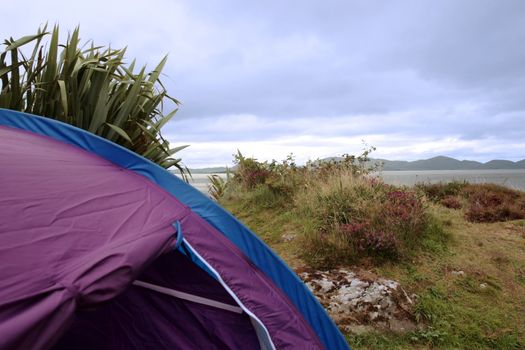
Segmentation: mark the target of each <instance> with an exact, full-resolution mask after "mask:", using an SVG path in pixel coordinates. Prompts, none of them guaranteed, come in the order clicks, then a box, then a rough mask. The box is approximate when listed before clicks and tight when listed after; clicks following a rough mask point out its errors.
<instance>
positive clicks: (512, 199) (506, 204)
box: [464, 184, 525, 222]
mask: <svg viewBox="0 0 525 350" xmlns="http://www.w3.org/2000/svg"><path fill="white" fill-rule="evenodd" d="M464 196H465V197H466V198H467V202H468V208H467V210H466V212H465V218H466V219H467V220H469V221H472V222H497V221H507V220H517V219H524V218H525V193H523V192H520V191H516V190H513V189H510V188H506V187H503V186H499V185H494V184H471V185H469V186H467V187H466V188H465V192H464Z"/></svg>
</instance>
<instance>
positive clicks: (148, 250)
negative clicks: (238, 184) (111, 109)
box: [0, 127, 188, 349]
mask: <svg viewBox="0 0 525 350" xmlns="http://www.w3.org/2000/svg"><path fill="white" fill-rule="evenodd" d="M0 164H1V172H0V184H1V185H0V186H1V187H0V237H1V238H0V239H1V240H0V242H1V244H0V286H1V287H0V334H1V336H0V348H1V349H39V348H47V347H48V346H49V345H50V344H52V343H53V342H54V341H56V337H57V336H59V335H60V334H61V332H62V331H63V330H64V329H65V327H67V326H68V324H69V322H70V320H71V317H72V315H73V312H74V310H75V309H76V308H77V307H83V306H85V305H90V304H96V303H99V302H102V301H105V300H108V299H111V298H113V297H115V296H116V295H118V294H119V293H120V292H122V291H123V290H124V289H125V288H126V287H127V285H128V284H129V282H130V281H132V280H133V279H135V278H136V277H137V275H138V274H139V273H140V271H141V269H142V268H143V267H144V266H145V265H147V264H148V263H150V262H151V261H153V260H154V259H155V258H156V257H157V256H158V255H159V254H160V253H161V252H162V251H163V250H164V249H166V248H168V247H169V246H170V245H171V243H172V241H173V240H174V230H173V227H172V223H173V222H174V221H175V220H178V219H181V218H182V217H183V216H184V215H187V213H188V209H187V208H186V207H185V206H183V205H182V204H180V203H179V202H178V201H177V200H176V199H174V198H173V197H171V196H166V195H165V193H164V192H163V191H161V190H159V189H158V188H157V187H156V186H154V185H153V184H149V183H148V182H146V181H144V180H143V179H142V178H141V177H140V176H137V174H135V173H133V172H130V171H126V170H124V169H122V168H119V167H116V166H114V165H113V164H111V163H109V162H108V161H106V160H104V159H101V158H100V157H98V156H95V155H92V154H90V153H87V152H84V151H81V150H79V149H76V148H74V147H73V146H65V145H63V144H62V143H59V142H57V141H53V140H51V139H49V138H46V137H42V136H37V135H34V134H32V133H29V132H25V131H18V130H14V129H11V128H6V127H0Z"/></svg>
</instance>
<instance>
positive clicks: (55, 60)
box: [0, 26, 189, 178]
mask: <svg viewBox="0 0 525 350" xmlns="http://www.w3.org/2000/svg"><path fill="white" fill-rule="evenodd" d="M48 38H49V40H48V41H44V39H48ZM3 44H4V46H5V48H4V50H3V51H1V52H0V88H1V90H0V108H7V109H13V110H18V111H22V112H27V113H31V114H36V115H40V116H45V117H48V118H53V119H57V120H60V121H62V122H65V123H69V124H71V125H74V126H77V127H79V128H82V129H85V130H88V131H90V132H92V133H94V134H97V135H99V136H102V137H104V138H106V139H109V140H111V141H113V142H116V143H118V144H120V145H122V146H124V147H126V148H129V149H130V150H132V151H134V152H136V153H138V154H140V155H142V156H144V157H146V158H148V159H150V160H151V161H153V162H155V163H157V164H159V165H161V166H162V167H164V168H170V167H172V166H174V167H176V168H177V169H178V171H180V173H181V174H182V175H183V177H184V178H186V177H187V176H188V175H189V172H188V169H187V168H186V167H185V166H184V165H183V164H182V161H181V159H180V158H176V157H174V155H175V154H176V153H177V152H178V151H180V150H181V149H183V148H185V147H187V146H180V147H175V148H170V145H169V143H168V141H167V140H166V139H164V138H163V137H162V134H161V129H162V127H163V126H164V125H165V124H166V123H167V122H168V121H169V120H170V119H171V118H172V117H173V116H174V115H175V113H176V112H177V107H178V105H179V101H177V100H176V99H175V98H173V97H171V96H170V95H168V93H167V91H166V89H165V88H164V86H163V85H162V83H161V81H160V80H159V76H160V74H161V71H162V69H163V68H164V65H165V64H166V60H167V57H164V58H163V59H162V60H161V61H160V63H159V64H158V65H157V66H156V68H155V69H154V70H153V71H151V72H147V71H146V67H145V66H144V67H141V68H139V69H136V68H135V61H134V60H133V61H132V62H131V63H130V64H126V63H125V61H124V56H125V53H126V48H124V49H112V48H111V47H107V48H104V47H102V46H95V45H94V43H93V42H89V43H87V44H86V45H81V42H80V38H79V28H78V27H77V28H76V29H75V30H74V31H73V32H72V33H70V34H69V35H68V37H67V40H66V42H65V43H64V44H59V27H58V26H54V28H53V30H52V31H51V32H48V31H47V26H44V27H42V28H39V30H38V32H37V33H36V34H35V35H30V36H25V37H22V38H20V39H18V40H14V39H13V38H9V39H6V40H5V41H4V43H3ZM166 102H170V104H171V105H172V106H174V108H173V109H172V110H170V111H168V112H167V113H164V107H168V106H165V105H166Z"/></svg>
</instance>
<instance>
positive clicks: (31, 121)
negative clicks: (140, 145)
mask: <svg viewBox="0 0 525 350" xmlns="http://www.w3.org/2000/svg"><path fill="white" fill-rule="evenodd" d="M0 125H6V126H9V127H14V128H18V129H23V130H28V131H31V132H34V133H37V134H40V135H45V136H49V137H52V138H54V139H56V140H59V141H62V142H65V143H68V144H71V145H75V146H78V147H80V148H82V149H84V150H87V151H89V152H92V153H95V154H97V155H98V156H100V157H102V158H104V159H106V160H108V161H111V162H112V163H115V164H117V165H119V166H121V167H123V168H125V169H128V170H131V171H134V172H136V173H138V174H140V175H142V176H144V177H146V178H148V179H149V180H150V181H152V182H154V183H155V184H157V185H158V186H160V187H162V188H163V189H164V190H165V191H167V192H169V193H170V194H171V195H173V196H174V197H175V198H177V199H178V200H179V201H180V202H182V203H183V204H185V205H186V206H188V207H189V208H190V209H191V210H193V211H194V212H196V213H197V214H199V215H200V216H201V217H202V218H204V219H205V220H206V221H207V222H208V223H210V224H211V225H212V226H214V227H215V228H216V229H217V230H218V231H220V232H221V233H222V234H224V235H225V236H226V237H228V239H229V240H230V241H232V242H233V243H234V244H235V245H236V246H237V247H238V248H239V249H240V250H241V251H242V252H243V253H244V254H246V256H248V257H249V258H250V259H251V260H252V261H253V263H254V264H255V265H256V266H257V267H258V268H259V269H260V270H262V271H263V272H264V273H266V275H267V276H268V277H270V278H271V279H272V281H273V282H274V283H275V284H276V285H277V286H278V287H279V288H281V290H282V291H283V292H284V293H286V295H287V296H288V298H289V299H290V300H291V301H292V302H293V304H294V305H295V306H296V307H297V309H298V310H299V311H300V312H301V313H302V315H303V316H304V318H305V319H306V320H307V321H308V323H309V324H310V326H311V327H312V329H313V330H314V331H315V332H316V334H317V335H318V337H319V338H320V340H321V341H322V342H323V344H324V346H325V347H326V349H349V346H348V344H347V342H346V340H345V338H344V336H343V335H342V334H341V332H340V331H339V329H338V328H337V326H336V325H335V323H334V322H333V321H332V319H331V318H330V317H329V316H328V314H327V313H326V311H325V309H324V308H323V307H322V306H321V305H320V303H319V302H318V301H317V299H316V298H315V297H314V296H313V294H312V293H311V292H310V291H309V290H308V288H307V287H306V286H305V285H304V283H303V282H302V281H301V280H300V279H299V278H298V277H297V275H296V274H295V273H294V272H293V271H292V270H291V269H290V268H289V267H288V266H287V265H286V264H285V263H284V262H283V260H282V259H281V258H280V257H279V256H277V255H276V254H275V253H274V252H273V251H272V250H271V249H270V248H269V247H268V246H267V245H266V244H265V243H264V242H263V241H262V240H261V239H260V238H259V237H257V236H256V235H255V234H254V233H253V232H251V231H250V230H249V229H248V228H247V227H245V226H244V225H243V224H242V223H241V222H239V221H238V220H237V219H236V218H235V217H234V216H232V215H231V214H230V213H228V212H227V211H226V210H224V209H223V208H221V207H220V206H219V205H218V204H216V203H215V202H213V201H212V200H210V199H209V198H207V197H206V196H205V195H204V194H203V193H201V192H200V191H198V190H197V189H195V188H193V187H192V186H190V185H188V184H187V183H185V182H184V181H182V180H181V179H179V178H178V177H177V176H175V175H173V174H171V173H170V172H169V171H167V170H165V169H164V168H162V167H160V166H158V165H157V164H155V163H153V162H151V161H150V160H148V159H146V158H143V157H141V156H140V155H137V154H136V153H133V152H131V151H129V150H128V149H126V148H124V147H122V146H120V145H117V144H115V143H113V142H111V141H108V140H106V139H104V138H101V137H99V136H97V135H94V134H91V133H89V132H87V131H85V130H82V129H79V128H76V127H74V126H71V125H69V124H65V123H62V122H59V121H56V120H53V119H50V118H45V117H39V116H35V115H30V114H27V113H21V112H15V111H11V110H6V109H1V108H0Z"/></svg>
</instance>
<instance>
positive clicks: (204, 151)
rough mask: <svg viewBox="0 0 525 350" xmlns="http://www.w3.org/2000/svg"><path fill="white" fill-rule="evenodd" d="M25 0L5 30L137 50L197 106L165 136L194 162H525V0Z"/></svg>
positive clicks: (186, 102) (184, 109) (6, 17)
mask: <svg viewBox="0 0 525 350" xmlns="http://www.w3.org/2000/svg"><path fill="white" fill-rule="evenodd" d="M76 3H77V2H75V1H58V0H48V1H45V2H42V1H36V0H30V1H25V2H24V5H23V10H21V8H20V6H21V5H20V4H19V3H16V2H14V1H12V2H9V3H5V4H2V12H3V16H2V21H0V34H1V35H2V38H5V37H8V36H13V37H15V38H16V37H19V36H22V35H27V34H31V33H34V32H35V31H36V28H38V26H39V25H40V24H42V23H44V22H46V21H47V22H49V23H50V24H53V23H55V22H58V23H60V25H61V27H62V28H63V29H66V28H68V29H73V28H74V27H75V26H76V25H77V24H80V27H81V36H82V38H83V39H93V40H94V41H95V42H96V43H97V44H101V45H106V44H111V45H112V46H114V47H118V46H127V47H128V57H129V58H137V60H138V61H139V62H141V63H147V64H148V66H149V67H151V68H153V67H154V66H155V64H156V63H157V62H158V61H159V60H160V59H161V58H162V56H163V55H164V54H166V53H169V61H168V64H167V66H166V68H165V72H164V73H165V76H164V78H163V80H164V83H165V85H166V86H167V89H168V91H169V92H170V93H171V94H172V95H173V96H175V97H177V98H178V99H180V100H181V101H182V103H183V105H182V106H181V108H180V110H179V112H178V114H177V117H176V118H175V120H173V121H172V122H171V123H170V124H168V125H167V126H166V128H165V130H164V134H165V135H166V136H167V138H168V139H169V140H170V141H172V143H173V144H174V145H180V144H190V145H191V147H189V148H188V149H187V150H185V151H183V152H181V156H182V157H183V159H184V161H185V163H186V164H187V165H188V166H190V167H203V166H214V165H225V164H229V163H231V159H232V156H231V155H232V154H233V153H234V152H235V151H236V149H240V150H241V151H243V153H245V154H247V155H252V156H255V157H257V158H259V159H272V158H275V159H283V158H284V157H285V156H286V155H287V154H289V153H292V152H293V153H294V154H295V155H296V158H297V159H298V160H299V161H300V162H302V161H305V160H307V159H315V158H318V157H321V158H322V157H327V156H334V155H340V154H342V153H359V152H360V150H361V149H362V148H363V142H366V143H367V144H369V145H373V146H375V147H377V151H376V152H374V154H373V156H375V157H382V158H387V159H405V160H415V159H421V158H427V157H431V156H436V155H448V156H453V157H456V158H460V159H474V160H480V161H487V160H490V159H494V158H500V159H501V158H505V159H511V160H519V159H523V158H525V45H524V44H523V43H525V21H524V20H523V19H524V18H525V1H522V0H516V1H511V0H492V1H490V0H475V1H470V0H461V1H460V0H448V1H446V0H443V1H435V0H432V1H430V0H429V1H424V0H414V1H404V0H400V1H388V0H383V1H370V0H366V1H365V0H362V1H350V0H346V1H344V0H342V1H335V0H334V1H308V0H302V1H246V0H244V1H229V0H217V1H213V0H207V1H204V0H202V1H199V0H188V1H176V0H148V1H131V0H128V1H109V0H105V1H99V0H92V1H89V2H82V3H81V4H80V3H79V4H78V5H77V4H76Z"/></svg>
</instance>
